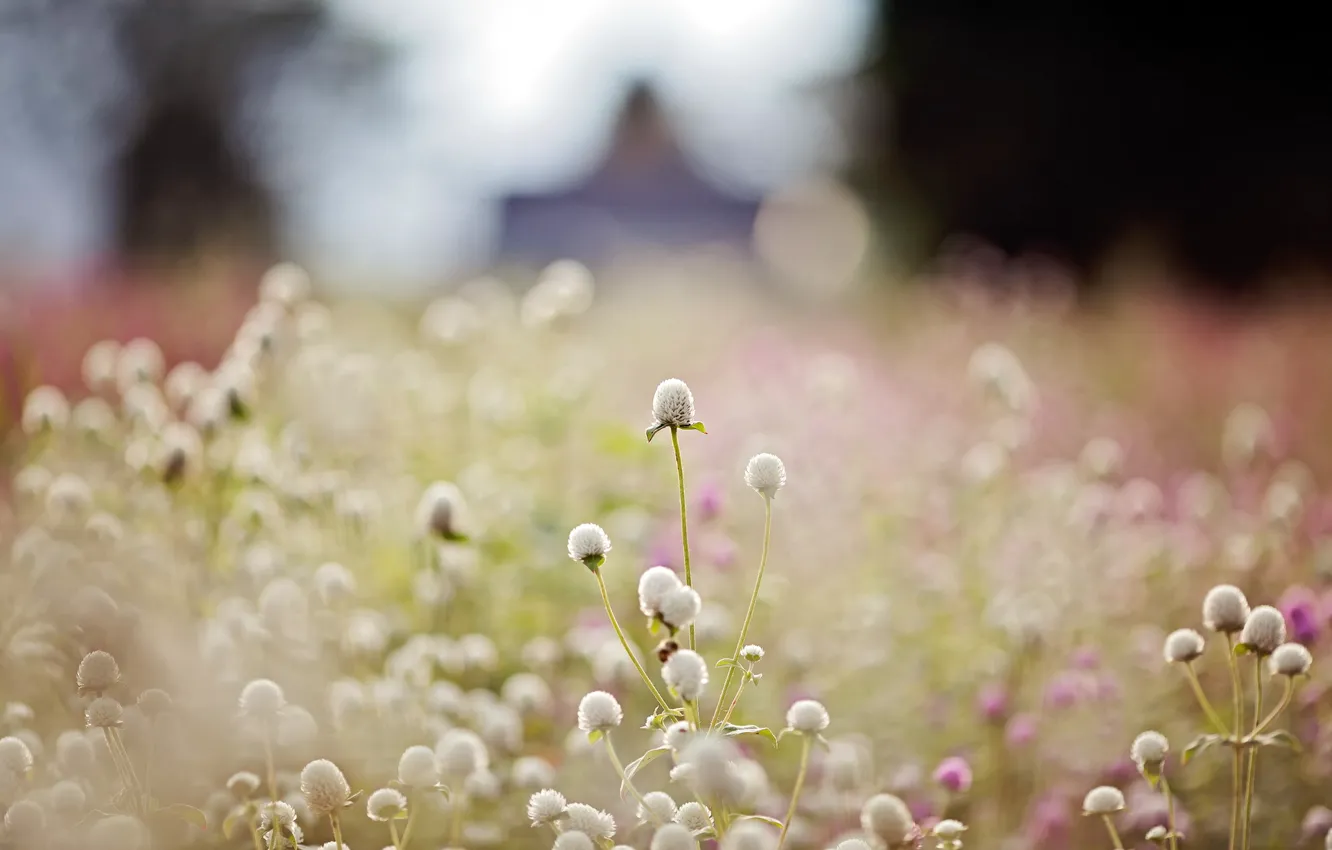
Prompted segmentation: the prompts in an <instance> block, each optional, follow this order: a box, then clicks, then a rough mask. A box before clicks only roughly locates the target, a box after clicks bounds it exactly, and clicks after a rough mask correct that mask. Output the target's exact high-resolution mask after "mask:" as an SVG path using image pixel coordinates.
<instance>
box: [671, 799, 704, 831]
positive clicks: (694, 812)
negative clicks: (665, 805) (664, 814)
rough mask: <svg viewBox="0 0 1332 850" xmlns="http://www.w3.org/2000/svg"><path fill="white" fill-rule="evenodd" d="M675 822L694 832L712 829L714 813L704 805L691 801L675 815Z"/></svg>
mask: <svg viewBox="0 0 1332 850" xmlns="http://www.w3.org/2000/svg"><path fill="white" fill-rule="evenodd" d="M675 822H676V823H678V824H680V825H681V826H683V827H685V828H686V829H688V830H690V831H691V832H692V831H697V830H700V829H711V828H712V811H711V810H710V809H708V807H707V806H705V805H703V804H702V803H699V802H696V801H693V800H690V801H689V802H688V803H685V804H684V805H683V806H681V807H680V808H679V810H678V811H676V813H675Z"/></svg>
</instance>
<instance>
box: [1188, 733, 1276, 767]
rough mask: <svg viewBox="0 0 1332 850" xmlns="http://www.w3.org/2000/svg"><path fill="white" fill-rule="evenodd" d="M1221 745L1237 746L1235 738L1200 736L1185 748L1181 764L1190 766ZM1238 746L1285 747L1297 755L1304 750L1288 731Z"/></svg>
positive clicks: (1249, 740)
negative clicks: (1190, 763)
mask: <svg viewBox="0 0 1332 850" xmlns="http://www.w3.org/2000/svg"><path fill="white" fill-rule="evenodd" d="M1219 745H1225V746H1229V747H1234V746H1236V743H1235V741H1234V739H1233V738H1231V737H1229V736H1226V735H1215V734H1213V735H1199V736H1198V737H1197V738H1194V739H1193V740H1192V741H1191V742H1189V745H1188V746H1187V747H1185V748H1184V752H1183V753H1182V754H1181V755H1180V763H1181V764H1188V763H1189V762H1190V761H1191V760H1192V759H1193V758H1194V756H1197V755H1199V754H1200V753H1203V752H1205V751H1206V750H1209V749H1211V748H1212V747H1215V746H1219ZM1238 746H1239V747H1240V748H1248V747H1284V748H1285V749H1288V750H1294V751H1295V752H1297V753H1298V752H1301V751H1302V749H1303V748H1302V747H1301V746H1300V741H1299V739H1298V738H1296V737H1295V736H1294V735H1293V734H1292V733H1291V732H1290V731H1289V730H1288V729H1278V730H1276V731H1275V732H1266V733H1264V734H1262V735H1255V736H1253V737H1251V738H1245V739H1244V740H1242V741H1240V742H1239V744H1238Z"/></svg>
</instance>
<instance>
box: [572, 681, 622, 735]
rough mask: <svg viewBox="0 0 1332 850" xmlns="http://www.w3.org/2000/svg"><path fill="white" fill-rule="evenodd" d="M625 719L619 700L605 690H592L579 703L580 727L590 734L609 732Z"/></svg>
mask: <svg viewBox="0 0 1332 850" xmlns="http://www.w3.org/2000/svg"><path fill="white" fill-rule="evenodd" d="M623 720H624V711H623V710H622V709H621V708H620V703H619V700H617V699H615V697H613V696H611V695H610V694H608V693H606V692H605V691H592V692H591V693H589V694H587V695H586V696H584V697H583V699H582V700H581V701H580V702H579V703H578V728H579V729H580V730H581V731H583V732H586V733H587V734H588V735H597V734H604V733H606V732H609V731H610V730H612V729H614V728H615V727H616V726H619V725H620V723H621V722H622V721H623Z"/></svg>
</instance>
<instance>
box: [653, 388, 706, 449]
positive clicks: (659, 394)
mask: <svg viewBox="0 0 1332 850" xmlns="http://www.w3.org/2000/svg"><path fill="white" fill-rule="evenodd" d="M694 415H695V414H694V394H693V393H692V392H691V391H690V389H689V385H688V384H686V383H685V382H684V381H682V380H680V379H679V378H667V379H666V380H664V381H662V382H661V383H660V384H657V391H656V392H654V393H653V394H652V427H651V428H649V429H648V439H649V440H650V439H652V435H653V434H655V433H657V432H658V431H660V430H661V429H662V428H693V427H694V426H695V422H694Z"/></svg>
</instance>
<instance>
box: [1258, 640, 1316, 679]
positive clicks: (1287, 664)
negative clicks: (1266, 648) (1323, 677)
mask: <svg viewBox="0 0 1332 850" xmlns="http://www.w3.org/2000/svg"><path fill="white" fill-rule="evenodd" d="M1267 664H1268V669H1269V670H1270V671H1271V672H1272V675H1273V676H1303V675H1304V674H1306V673H1308V672H1309V668H1310V667H1311V666H1312V665H1313V654H1312V653H1310V652H1309V650H1308V649H1306V648H1305V647H1304V645H1303V644H1299V643H1283V644H1281V645H1280V646H1278V647H1277V648H1276V649H1275V650H1273V651H1272V657H1271V658H1269V659H1268V661H1267Z"/></svg>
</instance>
